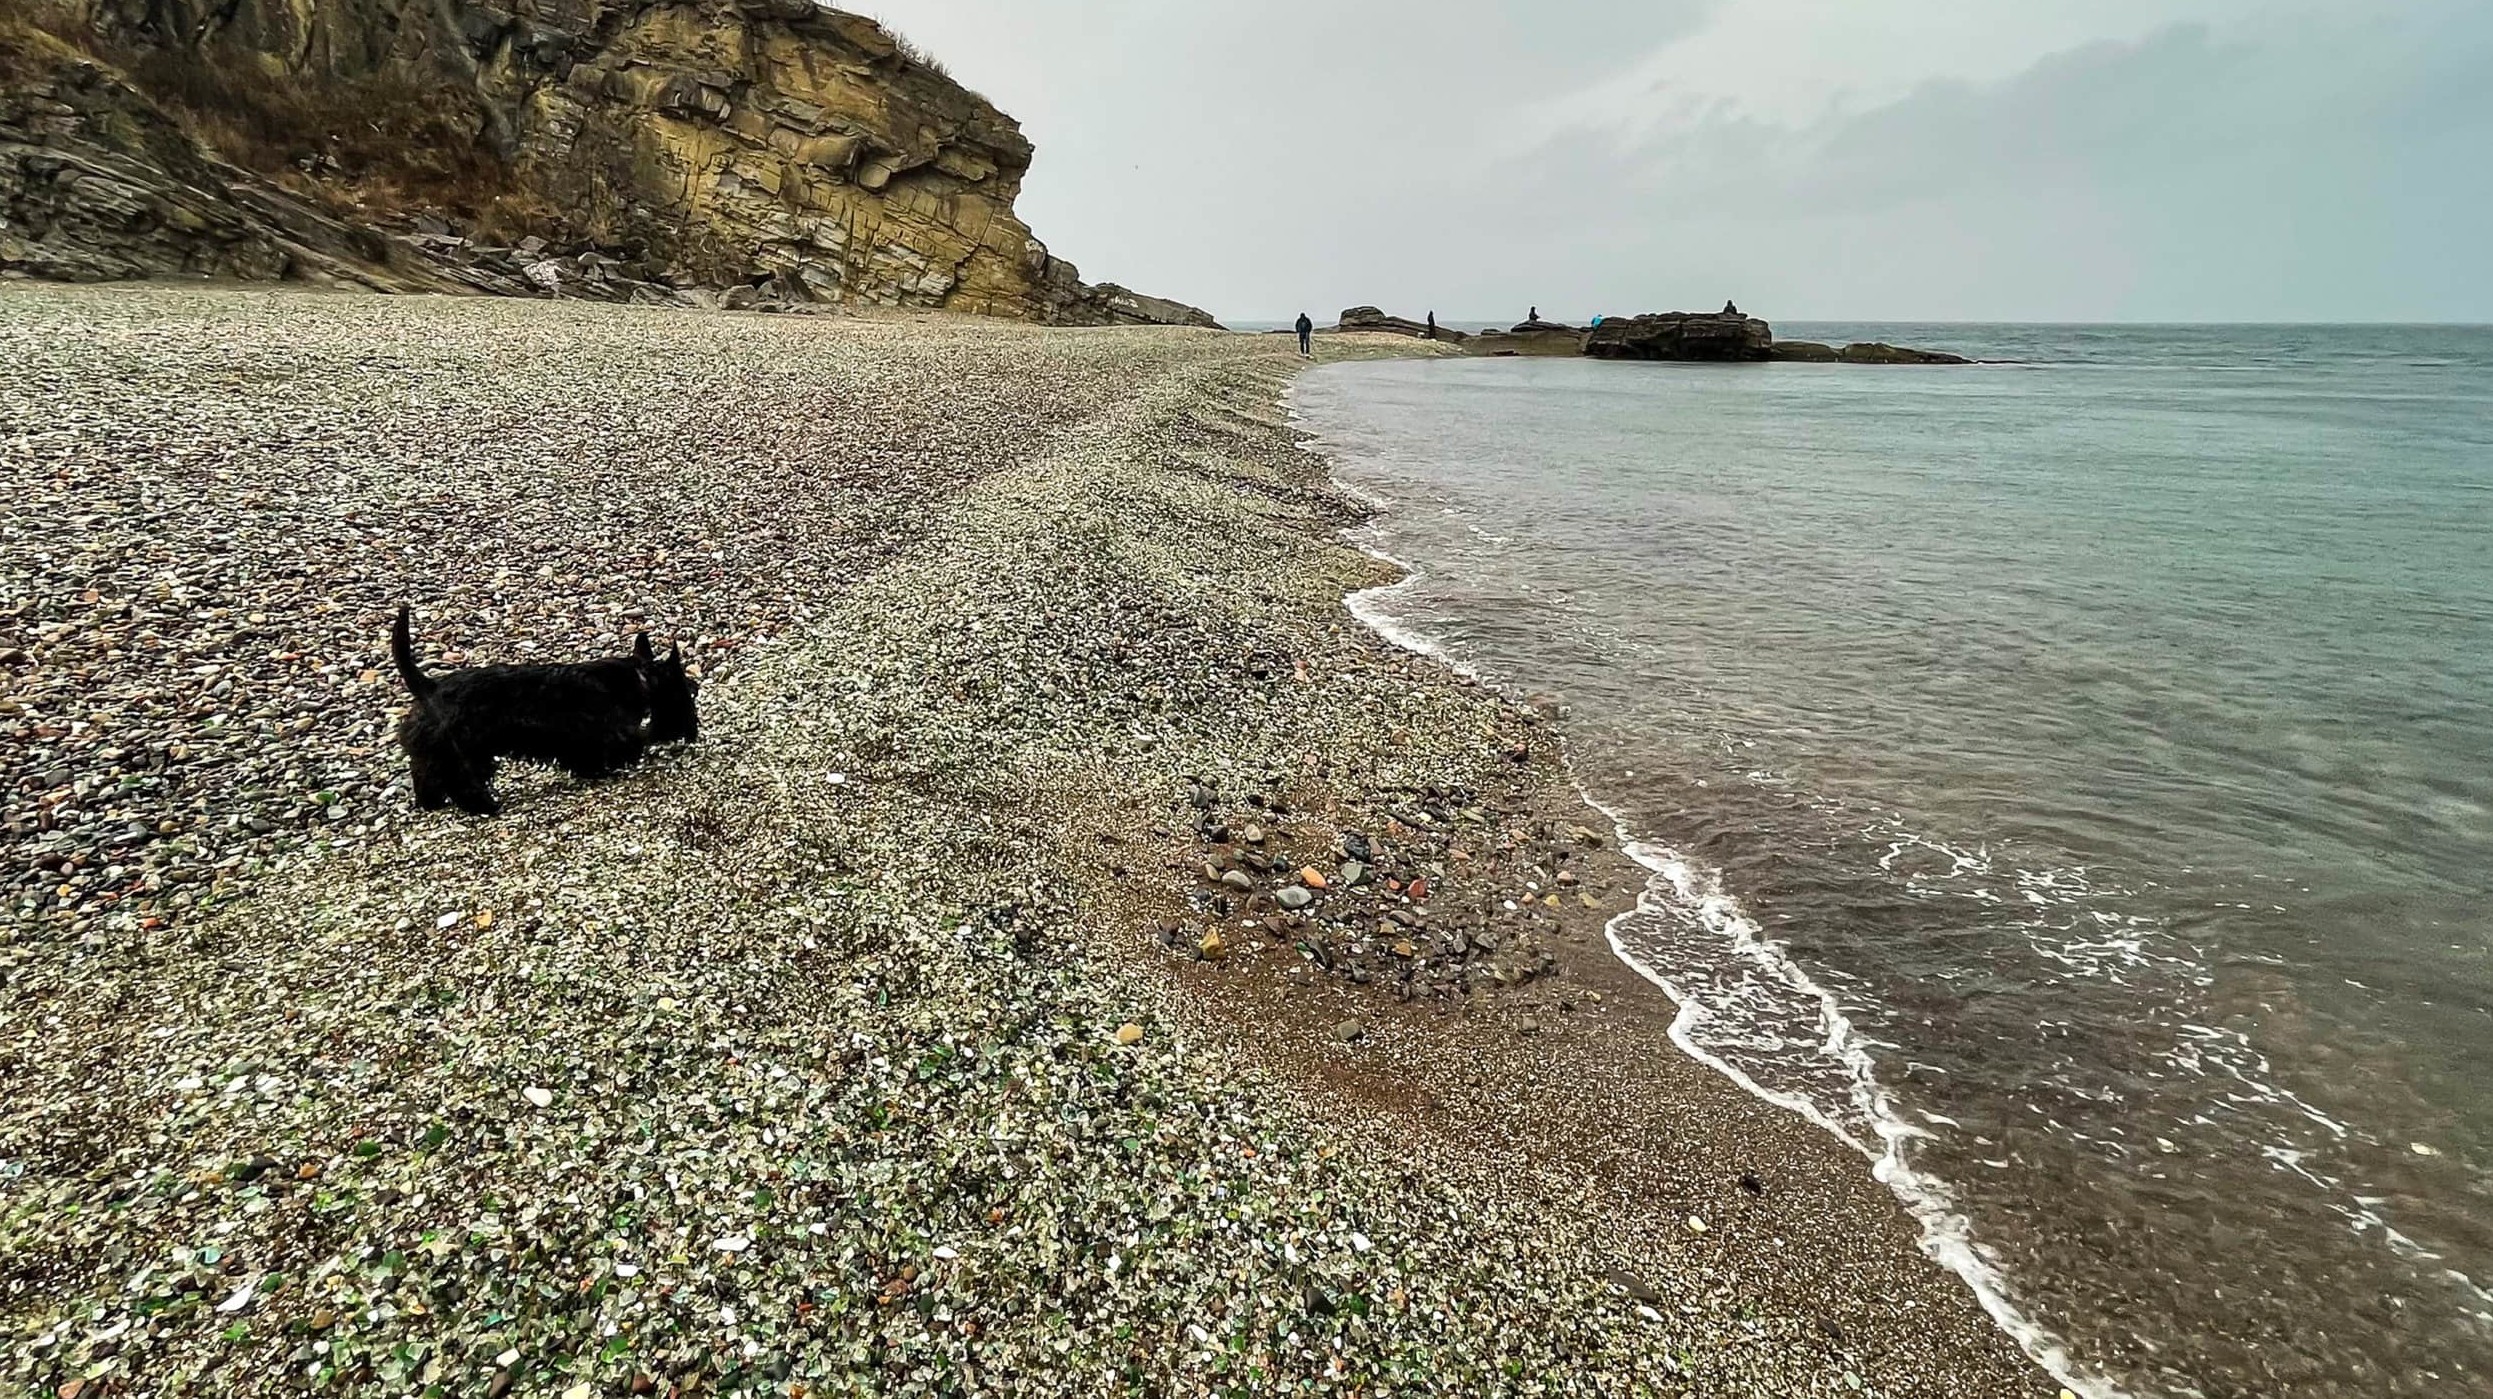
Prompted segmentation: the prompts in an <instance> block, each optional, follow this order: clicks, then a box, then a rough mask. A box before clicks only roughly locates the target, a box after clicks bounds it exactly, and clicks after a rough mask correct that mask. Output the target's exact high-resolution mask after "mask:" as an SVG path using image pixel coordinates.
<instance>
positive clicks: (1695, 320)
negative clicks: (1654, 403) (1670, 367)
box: [1584, 311, 1775, 360]
mask: <svg viewBox="0 0 2493 1399" xmlns="http://www.w3.org/2000/svg"><path fill="white" fill-rule="evenodd" d="M1774 338H1775V337H1774V331H1773V328H1772V327H1770V326H1768V325H1767V324H1766V323H1765V322H1764V321H1761V320H1759V319H1757V318H1756V317H1754V316H1743V315H1741V314H1740V313H1739V312H1737V311H1723V312H1703V311H1667V312H1663V313H1661V314H1658V315H1647V316H1614V317H1612V318H1610V319H1609V320H1605V321H1603V322H1602V323H1601V324H1599V325H1597V326H1594V327H1593V328H1592V329H1591V330H1589V331H1586V332H1585V334H1584V353H1585V354H1587V355H1589V356H1591V357H1592V358H1594V359H1670V360H1762V359H1765V358H1767V357H1768V351H1769V349H1770V348H1771V347H1772V346H1773V344H1774Z"/></svg>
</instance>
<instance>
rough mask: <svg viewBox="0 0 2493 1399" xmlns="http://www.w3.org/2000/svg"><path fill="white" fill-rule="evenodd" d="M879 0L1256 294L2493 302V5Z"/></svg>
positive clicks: (1243, 301)
mask: <svg viewBox="0 0 2493 1399" xmlns="http://www.w3.org/2000/svg"><path fill="white" fill-rule="evenodd" d="M850 3H852V4H853V5H855V7H857V8H861V9H865V10H867V11H868V12H870V13H874V14H877V15H879V16H880V17H882V18H883V19H884V20H886V21H887V22H889V23H890V24H892V25H893V26H894V27H896V28H898V29H900V30H901V31H902V32H903V33H905V34H907V35H909V36H910V37H911V38H913V39H915V40H917V41H918V42H919V43H920V44H922V45H923V46H924V47H925V48H927V49H928V50H930V51H932V52H933V53H934V54H935V56H936V57H937V58H939V59H940V60H941V61H942V62H943V63H944V64H945V66H946V67H948V68H949V69H950V70H951V72H952V74H953V76H955V77H956V78H958V79H960V80H961V81H962V82H964V83H966V84H968V85H969V86H971V87H973V88H976V89H978V90H979V91H981V92H983V93H985V94H986V95H987V96H988V97H990V98H991V99H993V100H994V101H995V103H996V104H997V105H998V106H1000V107H1002V108H1003V109H1004V110H1005V111H1007V112H1009V113H1011V114H1012V115H1014V116H1015V117H1018V118H1019V119H1020V120H1021V123H1022V126H1023V129H1024V130H1025V131H1027V132H1028V133H1029V135H1030V138H1031V139H1032V140H1033V141H1034V142H1035V143H1036V144H1037V146H1038V158H1037V160H1036V162H1035V163H1034V165H1033V166H1032V169H1031V173H1030V178H1029V181H1028V183H1027V186H1026V188H1025V191H1024V194H1023V197H1022V200H1021V203H1020V206H1019V207H1020V211H1021V213H1022V216H1023V217H1024V218H1025V219H1026V220H1027V221H1028V222H1029V223H1030V225H1031V226H1032V227H1033V228H1034V229H1036V230H1037V231H1038V234H1039V236H1040V237H1041V238H1043V239H1045V240H1046V241H1047V243H1048V245H1049V246H1050V248H1052V249H1053V250H1054V251H1055V252H1056V253H1057V254H1058V255H1060V256H1063V257H1067V258H1071V259H1072V260H1074V261H1075V262H1077V263H1079V264H1080V265H1081V268H1082V271H1083V275H1084V276H1085V277H1087V278H1089V279H1091V280H1093V281H1103V280H1104V281H1116V282H1122V283H1124V284H1126V285H1128V286H1131V287H1134V288H1136V289H1138V290H1142V291H1147V292H1152V293H1155V294H1158V295H1163V296H1173V297H1176V298H1178V299H1180V300H1185V301H1191V302H1194V303H1196V304H1198V305H1201V306H1204V307H1206V308H1208V309H1210V310H1211V311H1213V312H1214V313H1215V314H1218V315H1220V316H1222V317H1223V318H1224V319H1228V320H1233V321H1238V320H1278V319H1282V318H1285V317H1288V316H1292V315H1295V314H1297V312H1298V311H1299V310H1301V309H1302V308H1304V309H1306V310H1308V311H1310V312H1312V313H1314V314H1315V315H1316V316H1317V317H1318V318H1319V319H1320V320H1330V319H1331V317H1332V316H1333V314H1334V313H1335V312H1337V311H1339V310H1340V309H1341V308H1342V307H1344V306H1348V305H1353V304H1357V303H1363V302H1372V303H1376V304H1379V305H1382V306H1384V307H1386V308H1387V309H1388V310H1392V311H1396V312H1400V313H1403V314H1408V315H1411V316H1414V317H1416V316H1418V315H1419V314H1421V313H1422V312H1423V311H1427V310H1430V309H1434V310H1435V311H1436V312H1437V314H1438V315H1439V316H1441V317H1444V318H1446V319H1449V320H1469V319H1474V318H1479V319H1510V318H1520V317H1521V316H1522V314H1523V313H1524V310H1525V309H1526V307H1527V306H1530V305H1533V304H1538V305H1539V307H1540V308H1541V310H1542V312H1543V314H1545V315H1551V316H1565V317H1569V318H1582V317H1585V316H1588V315H1591V314H1593V313H1595V312H1607V313H1614V314H1615V313H1626V312H1632V311H1639V310H1666V309H1675V308H1697V307H1707V306H1714V305H1719V304H1720V303H1721V302H1722V301H1723V299H1724V298H1725V297H1736V298H1738V299H1739V301H1740V303H1741V305H1742V308H1743V309H1745V310H1749V311H1751V312H1753V313H1755V314H1759V315H1764V316H1767V317H1769V318H1773V319H1782V320H1792V321H1799V320H1836V319H1870V320H2463V321H2493V173H2488V172H2493V0H2339V2H2338V3H2333V4H2322V3H2317V0H2153V2H2152V3H2150V0H1913V3H1909V4H1908V3H1902V0H1899V2H1898V3H1872V2H1871V0H850Z"/></svg>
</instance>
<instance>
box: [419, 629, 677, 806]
mask: <svg viewBox="0 0 2493 1399" xmlns="http://www.w3.org/2000/svg"><path fill="white" fill-rule="evenodd" d="M411 625H412V612H411V609H409V608H407V607H404V606H401V607H400V608H399V609H398V620H397V622H396V623H395V624H393V625H392V626H391V628H390V658H391V659H392V660H394V661H396V662H397V663H398V673H399V674H400V675H401V676H403V677H405V678H406V681H407V690H408V693H410V694H412V695H413V696H414V697H415V703H413V704H411V705H409V706H408V708H407V713H406V716H405V717H404V718H401V719H400V720H399V721H398V744H399V746H400V747H402V748H404V749H406V750H407V765H408V768H409V770H410V774H411V776H412V777H413V779H414V782H415V802H416V805H417V806H420V807H424V808H426V809H431V808H435V807H442V806H455V807H457V808H459V809H460V810H461V811H466V812H472V813H474V814H476V815H478V816H491V815H493V814H494V813H495V812H496V811H499V810H500V809H501V803H500V802H499V801H497V800H495V798H494V794H493V775H494V769H495V765H496V764H497V763H498V762H499V761H500V760H501V759H503V758H524V759H527V760H528V761H530V762H538V763H550V764H552V765H554V766H555V767H559V768H561V769H563V770H564V771H565V772H568V773H570V774H571V775H572V776H574V777H580V778H597V777H606V776H610V775H612V774H613V773H616V772H619V771H621V770H622V769H624V768H626V767H628V766H630V765H631V764H632V763H633V762H635V761H637V760H638V759H639V758H640V756H641V753H642V751H643V750H644V749H646V748H647V747H648V746H649V745H650V744H652V743H672V742H683V741H687V740H690V739H693V738H697V737H699V736H700V733H701V720H700V716H699V714H698V713H697V712H696V711H695V709H694V705H693V699H694V696H695V695H696V694H697V693H698V692H699V690H700V682H698V681H696V680H694V679H693V678H692V677H691V676H690V675H689V674H687V673H686V672H685V669H684V648H683V647H682V646H681V645H678V646H676V647H674V648H672V649H670V650H669V651H668V652H667V654H666V657H665V659H663V660H661V659H659V658H658V657H657V656H656V655H655V654H654V653H652V652H651V650H650V647H649V636H648V634H647V633H646V632H644V633H642V634H641V635H640V636H638V637H636V638H634V639H633V642H632V654H631V655H629V656H618V657H615V658H613V659H611V660H602V661H584V662H577V663H573V664H568V665H488V666H470V667H468V668H466V669H463V670H452V671H445V672H443V673H442V674H440V675H427V674H425V673H424V667H423V666H422V665H420V664H418V662H417V660H416V653H415V639H414V637H413V636H412V635H411V634H410V627H411Z"/></svg>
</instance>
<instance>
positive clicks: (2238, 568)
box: [1293, 325, 2493, 1396]
mask: <svg viewBox="0 0 2493 1399" xmlns="http://www.w3.org/2000/svg"><path fill="white" fill-rule="evenodd" d="M1778 333H1780V334H1783V335H1787V336H1792V337H1805V338H1810V339H1823V340H1833V341H1836V342H1839V343H1840V342H1842V341H1844V340H1848V339H1859V338H1878V339H1885V340H1890V341H1895V342H1898V343H1904V344H1913V345H1926V346H1931V347H1934V348H1944V349H1953V350H1958V351H1960V352H1963V353H1967V354H1971V355H1975V356H1979V357H1981V358H1982V359H1984V360H1985V361H1988V362H1986V363H1983V364H1980V365H1977V366H1973V367H1968V368H1961V369H1911V368H1866V367H1855V366H1818V365H1742V366H1709V365H1642V364H1603V363H1594V362H1588V361H1569V360H1440V361H1395V362H1383V363H1370V364H1353V365H1338V366H1329V367H1325V368H1322V369H1318V370H1315V371H1311V372H1310V373H1309V374H1307V375H1306V376H1305V377H1304V378H1303V379H1302V380H1301V381H1300V383H1299V385H1298V387H1297V388H1296V390H1295V391H1294V394H1293V405H1294V409H1295V411H1296V414H1297V416H1298V419H1299V422H1300V425H1301V426H1302V427H1303V429H1304V430H1305V431H1307V432H1308V433H1310V434H1311V435H1312V437H1313V438H1314V439H1315V443H1314V445H1316V446H1318V447H1319V448H1320V449H1321V450H1323V451H1325V452H1326V453H1327V454H1328V455H1329V456H1331V457H1332V458H1333V459H1334V463H1335V469H1336V470H1337V472H1338V473H1339V475H1340V476H1341V478H1342V479H1343V480H1344V481H1345V482H1346V483H1347V484H1348V485H1350V486H1351V487H1352V488H1354V489H1356V490H1359V491H1362V492H1365V493H1367V494H1370V495H1372V496H1373V497H1374V498H1375V499H1376V500H1377V501H1378V502H1379V503H1380V505H1381V507H1382V510H1381V513H1380V515H1379V516H1378V517H1377V519H1376V520H1375V521H1374V522H1373V523H1372V524H1370V525H1368V526H1365V527H1363V529H1362V530H1361V532H1360V535H1359V538H1360V542H1362V543H1363V544H1365V545H1366V546H1367V547H1369V548H1371V549H1373V550H1375V551H1377V552H1380V553H1383V554H1386V555H1389V556H1391V557H1393V558H1395V559H1397V560H1399V561H1402V562H1404V563H1406V564H1407V565H1408V566H1409V567H1410V568H1411V569H1412V570H1413V572H1412V574H1411V576H1410V578H1409V579H1408V580H1407V581H1405V582H1403V583H1401V584H1398V585H1396V586H1394V587H1390V588H1385V589H1380V590H1376V591H1374V592H1370V593H1365V594H1360V595H1358V596H1356V597H1354V598H1353V599H1352V606H1353V608H1354V610H1356V611H1358V612H1359V613H1360V614H1361V615H1363V616H1365V617H1367V618H1368V619H1369V620H1371V621H1372V622H1374V623H1375V624H1376V625H1378V626H1379V627H1380V628H1382V629H1384V630H1385V631H1386V632H1387V633H1388V634H1389V635H1392V636H1394V637H1396V638H1397V639H1400V640H1403V641H1405V642H1407V643H1408V644H1412V645H1416V646H1420V647H1423V648H1426V649H1430V650H1434V651H1437V652H1439V653H1441V654H1443V655H1445V656H1446V657H1448V658H1449V659H1450V660H1452V661H1453V662H1455V663H1456V664H1459V665H1462V666H1464V667H1466V668H1468V669H1470V670H1472V671H1474V672H1475V673H1477V674H1479V675H1480V676H1482V677H1483V678H1484V679H1486V680H1488V681H1491V682H1494V683H1497V684H1500V685H1504V686H1508V687H1511V688H1513V689H1515V690H1517V691H1540V692H1549V693H1553V694H1555V695H1557V696H1558V697H1559V698H1561V699H1562V700H1563V701H1564V702H1565V703H1566V704H1567V705H1568V706H1569V708H1570V711H1571V721H1570V725H1569V731H1570V742H1571V745H1572V749H1573V760H1574V763H1575V767H1576V772H1577V777H1578V780H1579V781H1580V783H1581V784H1582V786H1583V787H1584V789H1585V791H1586V793H1587V795H1588V796H1589V797H1590V798H1591V799H1592V800H1594V801H1595V802H1597V803H1598V804H1599V805H1600V806H1601V807H1602V808H1603V809H1604V810H1606V811H1608V812H1609V813H1610V814H1611V815H1612V816H1613V818H1614V819H1615V820H1616V821H1617V822H1618V823H1619V825H1620V827H1621V828H1622V830H1623V831H1624V832H1626V833H1627V834H1628V835H1629V836H1631V837H1632V838H1633V839H1634V841H1635V842H1636V844H1635V846H1634V849H1635V851H1636V853H1637V854H1638V856H1639V858H1640V859H1642V860H1643V861H1644V862H1645V863H1646V864H1647V866H1648V868H1649V869H1650V870H1651V871H1652V878H1651V880H1650V882H1649V884H1648V888H1647V891H1646V894H1645V897H1644V899H1643V902H1642V904H1641V906H1640V908H1639V910H1638V911H1637V912H1635V913H1633V914H1631V915H1627V916H1623V917H1622V918H1620V919H1619V920H1617V921H1616V922H1615V923H1614V924H1613V925H1612V928H1611V938H1612V942H1613V945H1614V946H1615V947H1616V949H1617V950H1618V952H1619V955H1620V956H1621V957H1623V958H1625V959H1626V960H1628V961H1629V962H1630V963H1631V964H1633V965H1634V966H1636V967H1637V968H1638V969H1640V970H1641V971H1643V972H1644V973H1645V974H1646V975H1647V976H1648V977H1649V978H1650V979H1652V980H1654V981H1655V982H1656V983H1657V984H1658V987H1659V988H1660V989H1659V990H1658V991H1657V994H1669V995H1671V996H1672V997H1674V998H1676V999H1677V1000H1678V1001H1679V1002H1680V1005H1681V1010H1680V1015H1679V1021H1678V1026H1677V1029H1676V1031H1675V1033H1674V1036H1673V1038H1674V1039H1675V1040H1676V1041H1678V1043H1677V1045H1676V1046H1675V1047H1674V1046H1668V1045H1657V1046H1656V1047H1655V1049H1656V1053H1657V1054H1664V1053H1674V1052H1687V1053H1693V1054H1696V1055H1697V1056H1699V1057H1701V1058H1703V1059H1705V1060H1707V1061H1708V1062H1710V1063H1713V1064H1715V1065H1716V1066H1717V1067H1719V1068H1721V1069H1723V1070H1724V1071H1726V1072H1728V1073H1731V1074H1733V1075H1735V1076H1736V1077H1738V1078H1740V1079H1741V1080H1742V1081H1743V1082H1744V1083H1746V1084H1748V1085H1749V1086H1750V1087H1751V1088H1752V1089H1753V1090H1754V1091H1756V1092H1758V1093H1760V1094H1761V1095H1763V1096H1766V1097H1768V1098H1771V1099H1773V1100H1774V1101H1777V1102H1779V1103H1782V1104H1783V1105H1785V1106H1787V1107H1789V1108H1791V1109H1792V1110H1794V1111H1798V1112H1804V1113H1806V1114H1808V1115H1810V1116H1811V1117H1813V1118H1815V1119H1816V1120H1818V1121H1819V1122H1821V1123H1822V1124H1823V1125H1825V1126H1827V1127H1828V1128H1829V1130H1831V1131H1835V1132H1837V1133H1839V1134H1841V1135H1843V1136H1844V1137H1845V1138H1846V1139H1848V1140H1850V1141H1851V1142H1853V1143H1854V1144H1855V1145H1856V1146H1857V1147H1859V1148H1860V1149H1861V1151H1862V1153H1863V1155H1864V1158H1865V1169H1872V1170H1875V1171H1876V1172H1877V1173H1878V1174H1879V1176H1880V1178H1881V1179H1883V1180H1885V1181H1887V1183H1888V1184H1889V1185H1890V1186H1891V1187H1893V1188H1894V1189H1895V1190H1896V1192H1897V1194H1898V1196H1899V1197H1900V1198H1901V1199H1902V1200H1904V1202H1905V1203H1906V1205H1907V1206H1908V1207H1909V1208H1910V1209H1911V1210H1912V1211H1913V1212H1914V1213H1915V1215H1916V1216H1917V1217H1918V1218H1919V1219H1920V1221H1921V1223H1922V1226H1923V1230H1924V1238H1925V1246H1926V1247H1927V1248H1928V1249H1929V1251H1930V1252H1932V1253H1933V1255H1934V1256H1936V1257H1938V1258H1939V1259H1941V1261H1943V1262H1945V1263H1947V1264H1948V1265H1949V1266H1951V1267H1953V1268H1955V1269H1956V1270H1957V1271H1958V1272H1959V1273H1961V1274H1963V1275H1964V1276H1965V1277H1966V1279H1967V1280H1968V1282H1969V1283H1970V1284H1971V1285H1973V1286H1975V1287H1977V1288H1978V1289H1979V1290H1980V1291H1981V1292H1982V1293H1983V1295H1984V1297H1985V1300H1986V1302H1987V1303H1988V1304H1989V1305H1990V1306H1991V1308H1992V1310H1993V1312H1994V1314H1995V1315H1996V1316H1998V1317H1999V1318H2000V1320H2001V1322H2002V1324H2003V1325H2005V1326H2007V1327H2008V1328H2009V1329H2010V1330H2011V1331H2012V1332H2014V1333H2015V1334H2017V1335H2018V1336H2019V1337H2020V1339H2021V1340H2023V1341H2024V1342H2025V1343H2026V1345H2027V1346H2028V1348H2029V1350H2031V1351H2032V1352H2033V1353H2035V1354H2036V1355H2037V1356H2038V1357H2039V1358H2041V1359H2043V1360H2045V1361H2046V1362H2047V1363H2048V1364H2050V1365H2051V1366H2052V1368H2054V1369H2055V1370H2057V1371H2058V1372H2060V1373H2061V1374H2062V1375H2063V1377H2064V1378H2065V1379H2066V1380H2068V1381H2069V1382H2070V1383H2071V1385H2072V1387H2073V1388H2076V1389H2077V1390H2079V1391H2080V1392H2081V1393H2087V1394H2100V1395H2113V1394H2130V1395H2207V1396H2234V1395H2244V1396H2247V1395H2263V1396H2265V1395H2293V1396H2303V1395H2315V1396H2316V1395H2332V1396H2333V1395H2346V1396H2358V1395H2360V1396H2380V1395H2407V1394H2414V1395H2451V1394H2487V1393H2493V330H2488V329H2478V328H2448V327H2415V328H2388V327H2377V328H2376V327H2310V328H2296V327H2187V328H2147V327H2123V328H2106V327H2051V326H1868V327H1853V326H1806V325H1790V326H1779V327H1778Z"/></svg>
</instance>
